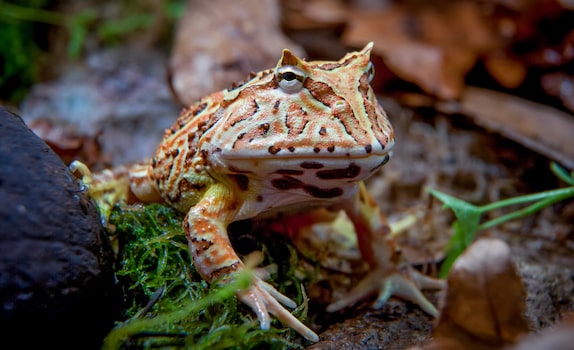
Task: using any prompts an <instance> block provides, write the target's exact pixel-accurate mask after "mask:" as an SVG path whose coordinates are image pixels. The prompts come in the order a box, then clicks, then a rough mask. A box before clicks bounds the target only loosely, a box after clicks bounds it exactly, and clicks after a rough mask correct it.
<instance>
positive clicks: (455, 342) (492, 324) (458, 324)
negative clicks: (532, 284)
mask: <svg viewBox="0 0 574 350" xmlns="http://www.w3.org/2000/svg"><path fill="white" fill-rule="evenodd" d="M524 311H525V291H524V288H523V286H522V282H521V280H520V277H519V276H518V274H517V272H516V268H515V266H514V264H513V262H512V259H511V257H510V249H509V247H508V246H507V245H506V243H504V242H503V241H501V240H499V239H481V240H478V241H476V242H475V243H474V244H472V245H471V246H470V247H469V248H468V249H467V251H466V252H465V253H464V254H463V255H462V256H461V257H460V258H459V259H458V260H457V261H456V262H455V264H454V266H453V268H452V270H451V272H450V275H449V277H448V287H447V291H446V297H445V300H444V306H443V308H442V310H441V316H440V319H439V321H438V325H437V326H436V328H435V330H434V332H433V336H434V340H433V341H432V342H431V343H429V344H427V345H425V346H424V349H425V350H429V349H441V350H447V349H449V350H450V349H470V350H478V349H501V348H502V347H504V346H505V345H508V344H512V343H514V342H515V341H516V339H517V338H518V336H520V335H521V334H523V333H526V332H527V331H528V324H527V322H526V320H525V318H524Z"/></svg>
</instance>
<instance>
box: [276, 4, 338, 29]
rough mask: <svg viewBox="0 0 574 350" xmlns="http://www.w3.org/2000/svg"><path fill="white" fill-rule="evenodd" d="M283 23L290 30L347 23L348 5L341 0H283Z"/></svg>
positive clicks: (329, 26) (328, 26)
mask: <svg viewBox="0 0 574 350" xmlns="http://www.w3.org/2000/svg"><path fill="white" fill-rule="evenodd" d="M281 6H282V11H283V13H282V16H283V24H284V26H285V27H286V28H287V29H288V30H309V29H320V28H332V27H336V26H340V25H342V24H343V23H345V21H346V19H347V13H348V10H347V6H346V5H345V4H344V3H343V2H342V1H340V0H283V1H281Z"/></svg>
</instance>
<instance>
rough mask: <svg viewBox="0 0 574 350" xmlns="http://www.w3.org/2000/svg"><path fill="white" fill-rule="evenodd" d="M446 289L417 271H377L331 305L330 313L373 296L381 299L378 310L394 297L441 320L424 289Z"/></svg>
mask: <svg viewBox="0 0 574 350" xmlns="http://www.w3.org/2000/svg"><path fill="white" fill-rule="evenodd" d="M444 286H445V281H442V280H438V279H434V278H431V277H428V276H425V275H423V274H421V273H420V272H418V271H416V270H415V269H413V268H406V269H405V270H404V271H398V270H394V271H391V272H388V271H387V272H385V271H380V270H379V269H375V270H373V271H370V272H369V273H368V274H367V276H366V277H365V278H364V279H363V280H362V281H361V282H360V283H359V284H358V285H357V286H356V287H355V288H353V289H352V290H351V291H350V292H349V293H348V294H347V295H346V296H345V297H344V298H343V299H340V300H338V301H336V302H334V303H332V304H331V305H329V306H328V307H327V311H329V312H335V311H339V310H342V309H344V308H347V307H349V306H352V305H354V304H356V303H357V302H358V301H360V300H362V299H363V298H365V297H367V296H369V295H373V294H377V299H376V300H375V303H374V304H373V307H374V308H376V309H379V308H381V307H382V306H383V305H384V304H385V303H386V302H387V301H388V300H389V298H390V297H392V296H397V297H400V298H402V299H405V300H408V301H411V302H413V303H415V304H417V305H418V306H420V307H421V308H422V309H423V310H424V311H425V312H426V313H428V314H429V315H431V316H433V317H437V316H438V315H439V312H438V310H437V308H436V307H435V306H434V305H433V304H432V303H431V302H430V301H429V300H428V299H427V298H426V297H425V296H424V295H423V293H422V292H421V291H420V289H442V288H444Z"/></svg>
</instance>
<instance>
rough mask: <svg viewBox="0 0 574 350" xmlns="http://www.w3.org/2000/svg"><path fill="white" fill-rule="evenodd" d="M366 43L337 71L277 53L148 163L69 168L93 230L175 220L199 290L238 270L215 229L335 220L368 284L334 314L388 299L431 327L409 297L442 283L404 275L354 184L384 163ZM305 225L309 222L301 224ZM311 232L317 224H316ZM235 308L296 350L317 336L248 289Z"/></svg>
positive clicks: (276, 298) (282, 300) (267, 295)
mask: <svg viewBox="0 0 574 350" xmlns="http://www.w3.org/2000/svg"><path fill="white" fill-rule="evenodd" d="M372 47H373V45H372V43H370V44H368V45H367V46H366V47H365V48H364V49H362V50H361V51H359V52H352V53H348V54H346V55H345V56H344V57H343V58H342V59H340V60H339V61H311V62H306V61H305V60H302V59H300V58H298V57H296V56H294V55H293V54H292V53H291V52H289V51H288V50H284V51H283V55H282V57H281V59H280V60H279V62H278V64H277V66H276V67H275V68H273V69H268V70H264V71H262V72H259V73H257V74H255V75H253V76H252V77H251V78H250V79H249V80H247V81H246V82H244V83H242V84H240V85H238V86H235V87H233V88H230V89H227V90H223V91H220V92H216V93H214V94H212V95H209V96H207V97H205V98H203V99H202V100H200V101H199V102H197V103H195V104H194V105H192V106H191V107H189V108H187V109H185V110H184V111H183V112H182V113H181V116H180V117H179V119H177V121H176V122H175V123H174V124H173V126H172V127H171V128H170V129H167V130H166V131H165V134H164V138H163V141H162V142H161V144H160V145H159V147H158V149H157V152H156V154H155V156H154V157H153V159H152V160H150V161H148V162H145V163H140V164H136V165H131V166H123V167H118V168H116V169H112V170H106V171H104V172H102V173H99V174H93V175H92V174H90V171H89V170H88V169H87V167H86V166H85V165H83V164H82V163H79V162H74V163H73V164H72V165H71V168H72V170H78V171H79V172H80V173H81V174H82V175H83V181H84V182H85V183H86V184H87V185H88V187H89V194H90V195H91V197H92V198H94V199H95V200H96V201H97V203H98V206H99V208H100V213H101V216H102V219H103V220H104V221H105V220H106V219H107V218H108V216H109V214H110V211H111V209H112V208H113V206H114V205H115V204H117V203H118V202H128V201H129V200H130V199H133V198H136V199H137V200H138V201H140V202H143V203H150V202H162V201H163V202H164V203H166V204H168V205H170V206H172V207H174V208H176V209H178V210H179V211H181V212H184V213H186V214H187V215H186V216H185V219H184V222H183V228H184V230H185V233H186V236H187V239H188V242H189V249H190V253H191V256H192V258H193V263H194V264H195V267H196V269H197V270H198V271H199V273H200V274H201V276H202V277H203V278H204V279H205V280H207V281H208V282H213V281H215V280H219V279H220V278H222V277H229V278H227V280H231V279H232V278H233V277H232V276H233V274H234V273H236V272H238V271H240V270H242V269H244V264H243V262H242V261H241V260H240V258H239V257H238V255H237V254H236V253H235V251H234V249H233V248H232V246H231V244H230V241H229V239H228V235H227V226H228V225H229V224H230V223H232V222H234V221H237V220H242V219H248V218H254V217H258V216H269V215H274V214H277V213H282V215H286V214H296V213H300V212H301V211H306V212H308V213H312V212H311V211H309V210H310V208H316V207H324V208H327V209H328V210H331V211H339V210H343V211H344V212H345V213H346V215H347V217H348V219H349V220H350V221H351V222H352V223H353V225H354V228H355V231H356V234H357V238H358V244H359V249H360V252H361V255H362V258H363V259H364V260H365V261H366V262H367V263H368V264H369V266H370V272H369V273H368V274H367V276H366V277H364V279H363V280H362V282H361V283H359V284H358V285H357V286H356V287H355V288H354V289H353V290H352V291H350V292H349V294H348V296H347V297H345V298H343V299H341V300H338V301H336V302H335V303H333V304H331V305H330V306H329V307H328V308H327V310H328V311H336V310H340V309H342V308H345V307H348V306H351V305H353V304H355V303H356V302H357V301H359V300H361V299H363V298H365V297H366V296H367V295H371V294H375V293H376V294H378V298H377V300H376V302H375V306H381V305H382V304H384V303H385V302H386V301H387V300H388V298H389V297H391V296H393V295H396V296H399V297H402V298H404V299H407V300H410V301H412V302H414V303H416V304H418V305H419V306H420V307H421V308H422V309H423V310H424V311H426V312H427V313H429V314H431V315H433V316H436V315H437V314H438V312H437V309H436V308H435V307H434V305H432V304H431V303H430V302H429V301H428V300H427V299H426V298H425V297H424V295H423V294H422V293H421V292H420V290H419V288H440V287H442V283H441V282H440V281H438V280H435V279H432V278H430V277H426V276H424V275H422V274H420V273H418V272H416V271H415V270H414V269H411V268H410V267H408V266H406V265H405V264H404V262H403V259H402V257H401V253H400V250H399V249H398V247H397V245H396V243H395V241H394V240H393V239H392V238H391V237H390V235H389V227H388V226H387V222H386V219H385V217H384V215H383V214H382V213H381V211H380V209H379V207H378V206H377V204H376V203H375V200H374V199H373V198H372V197H371V195H370V194H369V193H368V192H367V190H366V188H365V185H364V183H363V180H365V179H366V178H368V177H369V176H371V175H372V174H374V173H375V172H376V171H377V170H379V168H381V167H382V166H383V165H384V164H385V163H386V162H387V161H388V160H389V158H390V156H391V154H392V149H393V146H394V143H395V141H394V134H393V129H392V127H391V125H390V123H389V121H388V119H387V117H386V114H385V112H384V111H383V108H382V107H381V106H380V105H379V103H378V102H377V99H376V97H375V94H374V93H373V90H372V89H371V86H370V81H371V79H372V77H373V65H372V64H371V62H370V53H371V50H372ZM307 216H308V218H307V220H308V219H309V217H310V218H311V220H310V221H311V223H312V221H313V216H312V214H310V215H307ZM317 219H318V220H319V218H317ZM237 297H238V299H239V300H241V301H242V302H244V303H245V304H247V305H248V306H249V307H250V308H251V309H252V310H253V311H254V312H255V314H256V315H257V318H258V319H259V321H260V324H261V327H262V328H263V329H268V328H269V326H270V314H272V315H274V316H275V317H277V318H278V319H279V320H281V321H282V322H284V323H285V324H287V325H288V326H290V327H292V328H293V329H295V330H296V331H297V332H299V333H300V334H301V335H303V336H304V337H305V338H307V339H309V340H311V341H317V340H318V336H317V335H316V334H315V332H313V331H312V330H310V329H309V328H308V327H307V326H305V325H304V324H303V323H302V322H300V321H299V320H298V319H297V318H295V317H294V316H293V315H292V314H291V313H290V312H288V311H287V310H286V309H285V308H284V307H283V306H282V305H281V304H283V305H285V306H287V307H295V306H296V304H295V303H294V302H293V301H292V300H291V299H289V298H287V297H286V296H284V295H282V294H280V293H279V292H278V291H277V290H275V289H274V288H273V287H272V286H270V285H269V284H267V283H266V282H264V281H263V280H262V279H261V278H259V277H257V276H256V277H254V278H253V281H252V284H251V286H250V287H249V288H248V289H247V290H242V291H238V292H237Z"/></svg>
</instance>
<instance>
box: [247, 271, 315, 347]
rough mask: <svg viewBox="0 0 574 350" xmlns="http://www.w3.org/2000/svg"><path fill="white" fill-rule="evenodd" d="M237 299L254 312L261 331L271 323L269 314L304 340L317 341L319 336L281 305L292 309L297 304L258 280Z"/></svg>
mask: <svg viewBox="0 0 574 350" xmlns="http://www.w3.org/2000/svg"><path fill="white" fill-rule="evenodd" d="M238 298H239V300H241V301H242V302H243V303H245V304H247V305H248V306H249V307H250V308H251V309H252V310H253V311H254V312H255V314H256V315H257V319H258V320H259V323H260V324H261V328H262V329H269V326H270V323H271V318H270V316H269V314H272V315H273V316H275V317H277V319H279V320H280V321H281V322H283V323H285V324H286V325H287V326H289V327H291V328H293V329H294V330H295V331H296V332H297V333H299V334H301V335H302V336H303V337H305V338H306V339H308V340H310V341H313V342H317V341H319V336H317V334H316V333H315V332H313V331H312V330H311V329H309V328H308V327H307V326H305V325H304V324H303V323H302V322H301V321H299V320H298V319H297V318H296V317H295V316H293V315H292V314H291V313H290V312H289V311H287V310H286V309H285V307H283V305H281V304H284V305H286V306H287V307H291V308H293V307H295V306H297V304H296V303H295V302H294V301H293V300H291V299H289V298H288V297H286V296H284V295H283V294H281V293H279V292H278V291H277V290H276V289H275V288H273V287H272V286H271V285H269V284H268V283H266V282H264V281H262V280H260V279H259V278H256V280H255V282H254V283H253V285H251V287H249V288H248V289H247V290H245V291H241V292H239V293H238Z"/></svg>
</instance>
